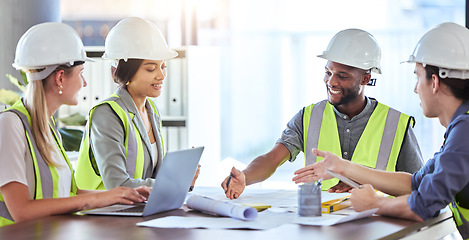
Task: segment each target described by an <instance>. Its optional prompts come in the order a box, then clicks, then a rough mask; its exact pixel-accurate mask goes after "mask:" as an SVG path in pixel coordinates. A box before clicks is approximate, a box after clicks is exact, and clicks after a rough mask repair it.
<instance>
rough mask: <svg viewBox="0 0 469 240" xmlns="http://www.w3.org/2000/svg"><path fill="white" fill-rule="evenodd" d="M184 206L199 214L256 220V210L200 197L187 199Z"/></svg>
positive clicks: (193, 196)
mask: <svg viewBox="0 0 469 240" xmlns="http://www.w3.org/2000/svg"><path fill="white" fill-rule="evenodd" d="M186 206H187V207H188V208H191V209H194V210H198V211H201V212H207V213H210V214H216V215H220V216H227V217H232V218H236V219H241V220H248V221H252V220H255V219H256V218H257V210H256V209H254V208H252V207H246V206H241V205H237V204H233V203H230V202H226V201H220V200H215V199H211V198H209V197H205V196H200V195H192V196H191V197H190V198H189V199H187V201H186Z"/></svg>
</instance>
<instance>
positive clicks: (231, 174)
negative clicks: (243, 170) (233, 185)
mask: <svg viewBox="0 0 469 240" xmlns="http://www.w3.org/2000/svg"><path fill="white" fill-rule="evenodd" d="M231 177H234V175H233V173H232V172H230V177H228V181H227V182H226V189H228V186H230V182H231Z"/></svg>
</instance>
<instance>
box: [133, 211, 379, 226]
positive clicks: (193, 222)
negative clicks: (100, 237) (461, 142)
mask: <svg viewBox="0 0 469 240" xmlns="http://www.w3.org/2000/svg"><path fill="white" fill-rule="evenodd" d="M377 210H378V209H371V210H367V211H363V212H359V213H354V214H350V215H334V214H323V215H322V216H320V217H300V216H298V215H297V214H296V213H273V212H271V211H269V210H266V211H263V212H260V213H259V214H258V217H257V218H256V220H254V221H242V220H238V219H234V218H228V217H179V216H170V217H163V218H157V219H153V220H149V221H145V222H140V223H137V226H142V227H157V228H208V229H255V230H265V229H269V228H274V227H278V226H280V225H282V224H286V223H296V224H301V225H311V226H332V225H336V224H340V223H345V222H349V221H353V220H357V219H361V218H365V217H369V216H371V215H373V214H374V213H375V212H376V211H377Z"/></svg>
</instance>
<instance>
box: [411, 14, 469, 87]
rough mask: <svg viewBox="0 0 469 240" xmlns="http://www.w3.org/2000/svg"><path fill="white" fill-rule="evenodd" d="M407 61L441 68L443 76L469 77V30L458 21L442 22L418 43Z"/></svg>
mask: <svg viewBox="0 0 469 240" xmlns="http://www.w3.org/2000/svg"><path fill="white" fill-rule="evenodd" d="M406 62H415V63H422V64H424V65H426V64H428V65H432V66H436V67H439V68H440V74H439V75H440V77H441V78H446V77H450V78H459V79H469V30H468V29H467V28H465V27H463V26H461V25H458V24H456V23H450V22H448V23H442V24H440V25H438V26H436V27H435V28H433V29H431V30H430V31H428V32H427V33H425V35H423V37H422V38H421V39H420V41H419V42H418V43H417V46H416V47H415V49H414V52H413V53H412V55H410V57H409V60H407V61H406Z"/></svg>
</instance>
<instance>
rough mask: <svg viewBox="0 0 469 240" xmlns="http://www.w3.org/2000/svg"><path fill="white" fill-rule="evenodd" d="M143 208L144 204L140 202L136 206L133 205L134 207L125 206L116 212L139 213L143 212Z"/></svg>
mask: <svg viewBox="0 0 469 240" xmlns="http://www.w3.org/2000/svg"><path fill="white" fill-rule="evenodd" d="M144 208H145V205H144V204H142V205H138V206H135V207H131V208H125V209H121V210H119V211H116V212H130V213H134V212H136V213H141V212H143V209H144Z"/></svg>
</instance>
